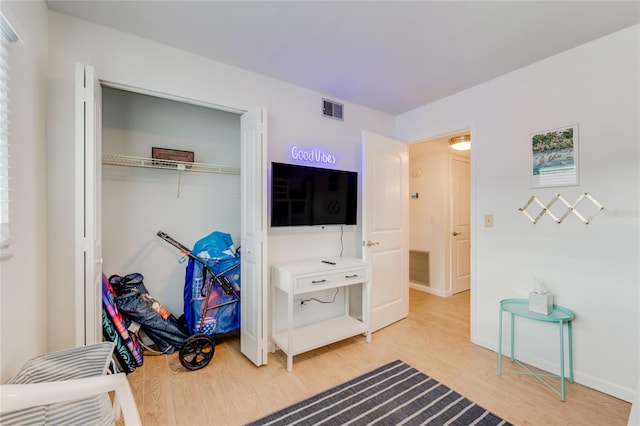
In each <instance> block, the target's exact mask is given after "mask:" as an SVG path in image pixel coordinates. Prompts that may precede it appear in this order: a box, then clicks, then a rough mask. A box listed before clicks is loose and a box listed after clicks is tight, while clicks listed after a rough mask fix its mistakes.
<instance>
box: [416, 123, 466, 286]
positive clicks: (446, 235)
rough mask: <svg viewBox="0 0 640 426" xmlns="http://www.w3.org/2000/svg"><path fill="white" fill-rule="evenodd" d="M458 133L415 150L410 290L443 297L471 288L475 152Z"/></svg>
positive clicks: (425, 142) (437, 139)
mask: <svg viewBox="0 0 640 426" xmlns="http://www.w3.org/2000/svg"><path fill="white" fill-rule="evenodd" d="M469 133H470V132H469V130H468V129H467V130H461V131H456V132H454V133H450V134H446V135H441V136H438V137H435V138H431V139H427V140H424V141H420V142H417V143H414V144H411V145H410V146H409V172H410V178H409V179H410V183H409V190H410V194H411V199H410V207H409V211H410V229H411V232H410V243H409V250H410V254H409V256H410V266H409V269H410V280H409V281H410V284H409V285H410V287H411V288H413V289H416V290H420V291H424V292H427V293H431V294H434V295H437V296H440V297H448V296H451V295H453V294H456V293H459V292H463V291H467V290H470V280H471V267H470V264H471V256H470V247H471V232H470V231H471V229H470V228H471V227H470V217H471V215H470V206H471V195H470V164H471V152H470V150H468V151H456V150H453V149H452V148H451V147H450V146H449V142H448V141H449V139H450V138H452V137H455V136H459V135H464V134H469Z"/></svg>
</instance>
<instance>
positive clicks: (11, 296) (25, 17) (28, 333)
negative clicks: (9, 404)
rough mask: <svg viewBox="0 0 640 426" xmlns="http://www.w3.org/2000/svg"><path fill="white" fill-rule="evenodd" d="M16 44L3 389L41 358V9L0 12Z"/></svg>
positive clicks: (1, 340) (0, 293)
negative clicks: (28, 364)
mask: <svg viewBox="0 0 640 426" xmlns="http://www.w3.org/2000/svg"><path fill="white" fill-rule="evenodd" d="M1 7H2V13H3V14H4V15H5V16H6V17H7V19H8V20H9V21H10V23H11V25H12V26H13V27H14V28H15V30H16V32H17V34H18V36H19V37H20V40H19V41H18V42H16V43H12V44H11V47H10V59H9V65H10V67H11V69H10V73H9V87H10V94H9V96H10V102H11V103H10V106H9V108H10V111H11V113H10V115H9V120H10V126H9V132H10V135H9V141H10V143H11V148H10V152H9V153H10V155H11V164H12V166H13V167H12V168H11V169H10V171H9V172H10V173H9V178H10V182H11V206H10V211H9V217H10V220H11V237H12V243H11V251H12V252H13V257H11V258H10V259H6V260H2V261H0V304H1V305H0V306H1V307H0V324H1V331H0V362H1V371H2V377H1V378H0V379H1V380H2V383H5V382H6V381H7V380H8V379H9V378H11V376H13V374H14V373H15V372H16V371H17V370H18V369H19V368H20V367H21V366H22V365H23V364H24V362H25V361H26V360H27V359H29V358H31V357H33V356H35V355H39V354H41V353H44V352H46V349H47V348H46V344H47V334H46V329H47V327H46V319H47V293H48V287H47V263H46V260H45V259H46V242H47V238H46V234H47V232H46V208H47V191H46V143H45V83H46V70H47V8H46V5H45V4H44V2H9V1H3V2H2V4H1Z"/></svg>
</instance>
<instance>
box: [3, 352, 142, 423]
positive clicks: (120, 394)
mask: <svg viewBox="0 0 640 426" xmlns="http://www.w3.org/2000/svg"><path fill="white" fill-rule="evenodd" d="M113 347H114V343H113V342H102V343H98V344H95V345H88V346H81V347H78V348H72V349H66V350H62V351H57V352H51V353H48V354H45V355H41V356H38V357H35V358H33V359H31V360H29V361H28V362H27V363H26V364H25V365H24V366H23V367H22V369H20V371H18V373H16V375H15V376H14V377H13V378H12V379H11V380H10V381H9V383H8V384H6V385H2V386H0V389H1V397H2V399H1V401H0V402H1V405H0V424H2V425H112V424H114V423H115V422H116V421H118V420H120V414H121V413H122V415H123V419H124V423H125V424H126V425H127V426H128V425H139V424H141V422H140V417H139V415H138V410H137V408H136V404H135V400H134V399H133V394H132V393H131V389H130V388H129V382H128V381H127V378H126V375H125V374H124V373H119V374H107V373H108V370H109V365H110V363H111V355H112V353H113ZM109 392H114V395H113V398H111V397H110V396H109Z"/></svg>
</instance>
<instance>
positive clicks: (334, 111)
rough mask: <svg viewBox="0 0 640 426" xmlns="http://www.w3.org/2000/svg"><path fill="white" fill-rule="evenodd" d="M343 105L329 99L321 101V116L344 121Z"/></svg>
mask: <svg viewBox="0 0 640 426" xmlns="http://www.w3.org/2000/svg"><path fill="white" fill-rule="evenodd" d="M343 113H344V105H342V104H339V103H337V102H333V101H330V100H329V99H324V98H323V99H322V115H323V116H325V117H330V118H335V119H336V120H341V121H344V115H343Z"/></svg>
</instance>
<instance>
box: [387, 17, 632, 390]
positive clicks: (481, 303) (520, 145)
mask: <svg viewBox="0 0 640 426" xmlns="http://www.w3.org/2000/svg"><path fill="white" fill-rule="evenodd" d="M639 31H640V27H639V26H637V25H636V26H634V27H631V28H628V29H626V30H623V31H620V32H618V33H615V34H612V35H610V36H607V37H604V38H601V39H599V40H596V41H593V42H591V43H588V44H585V45H583V46H580V47H577V48H575V49H572V50H569V51H567V52H564V53H562V54H559V55H557V56H554V57H550V58H547V59H545V60H543V61H540V62H538V63H536V64H533V65H531V66H528V67H525V68H522V69H520V70H518V71H515V72H512V73H510V74H507V75H505V76H502V77H499V78H496V79H494V80H492V81H489V82H487V83H485V84H482V85H479V86H476V87H474V88H471V89H468V90H466V91H464V92H461V93H458V94H456V95H453V96H450V97H448V98H445V99H442V100H440V101H437V102H434V103H431V104H429V105H425V106H423V107H421V108H418V109H416V110H413V111H411V112H408V113H406V114H403V115H401V116H399V117H397V121H396V126H397V134H396V136H397V137H398V138H399V139H401V140H405V141H418V140H423V139H426V138H428V137H431V136H435V135H441V134H445V133H448V132H451V131H452V130H455V129H459V128H462V127H464V126H468V125H471V127H472V133H473V146H472V158H473V161H472V166H471V167H472V203H473V204H472V228H473V231H472V244H473V245H472V340H473V341H474V342H476V343H478V344H480V345H483V346H486V347H488V348H490V349H492V350H496V346H497V339H498V336H497V330H498V307H499V301H500V299H503V298H510V297H522V298H524V297H527V293H528V292H529V290H531V289H532V287H533V285H534V278H535V277H538V278H540V279H542V280H544V282H545V283H546V285H547V287H548V288H549V289H550V290H551V291H552V292H553V293H554V294H555V296H556V302H557V303H558V304H560V305H563V306H566V307H567V308H570V309H572V310H573V311H574V312H575V314H576V318H575V321H574V342H573V343H574V361H575V378H576V381H578V382H580V383H583V384H585V385H587V386H590V387H593V388H596V389H598V390H601V391H603V392H606V393H609V394H612V395H614V396H617V397H620V398H622V399H625V400H631V399H632V397H633V392H634V390H635V388H636V380H637V377H638V359H639V358H640V353H639V349H638V345H639V342H638V339H639V337H638V336H639V334H640V330H639V324H640V318H639V315H638V311H639V299H640V296H639V294H638V288H639V285H638V283H639V282H640V271H639V269H638V259H639V258H640V250H639V240H640V238H639V237H640V227H639V221H640V219H639V193H640V183H639V171H640V166H639V164H640V161H639V160H640V157H639V148H640V144H638V141H639V140H640V132H639V128H638V122H639V121H638V117H639V116H640V108H639V99H640V97H639V95H640V93H639V92H640V91H639V85H640V82H639V79H638V75H640V69H639V59H640V58H639V51H640V49H639V45H640V40H639ZM574 123H578V126H579V136H578V140H579V159H580V184H579V185H577V186H568V187H561V188H544V189H532V188H530V184H529V183H530V180H529V170H530V164H531V163H530V154H529V138H530V134H531V133H532V132H535V131H540V130H546V129H552V128H556V127H561V126H565V125H570V124H574ZM556 192H559V193H560V194H562V195H563V196H564V197H566V198H567V199H568V200H569V201H570V202H572V201H574V200H575V199H576V198H578V196H579V195H580V194H582V193H584V192H588V193H589V194H591V195H593V196H594V197H595V198H596V199H597V200H598V201H599V202H600V203H602V204H603V205H604V206H605V210H604V212H603V213H602V214H600V215H599V216H597V217H596V218H595V219H594V220H593V222H592V223H591V224H589V225H584V224H582V223H581V222H580V221H579V220H578V218H577V217H575V216H573V215H572V216H570V217H568V218H567V219H566V220H565V221H564V222H563V223H562V224H556V223H554V222H553V221H551V220H550V219H549V218H548V217H544V218H543V219H542V220H540V222H539V223H538V224H536V225H533V224H531V223H530V222H529V221H528V220H527V219H526V218H525V217H524V216H523V215H522V214H521V213H520V212H519V211H518V208H519V207H521V206H522V205H524V203H525V202H526V201H527V199H528V198H529V197H530V196H531V195H532V194H535V195H536V196H538V197H540V198H541V199H542V200H544V201H548V200H550V199H551V197H552V196H553V194H555V193H556ZM582 208H585V209H587V204H585V205H584V206H583V205H581V206H580V207H579V210H581V209H582ZM484 214H493V215H494V228H484V227H482V225H483V221H482V219H481V218H482V217H483V215H484ZM505 340H508V339H505ZM505 344H506V342H505ZM557 346H558V335H557V331H556V330H554V329H553V328H552V327H551V328H550V327H547V324H541V323H534V322H531V321H519V322H518V331H517V335H516V352H517V354H518V355H519V356H520V357H521V358H522V359H523V360H524V361H527V362H530V363H532V364H534V365H537V366H540V367H543V368H545V369H547V370H550V371H557V369H558V365H559V360H558V359H557V357H558V347H557ZM569 398H570V396H569Z"/></svg>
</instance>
